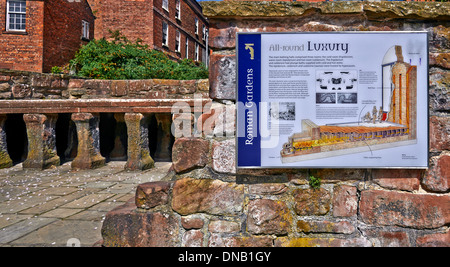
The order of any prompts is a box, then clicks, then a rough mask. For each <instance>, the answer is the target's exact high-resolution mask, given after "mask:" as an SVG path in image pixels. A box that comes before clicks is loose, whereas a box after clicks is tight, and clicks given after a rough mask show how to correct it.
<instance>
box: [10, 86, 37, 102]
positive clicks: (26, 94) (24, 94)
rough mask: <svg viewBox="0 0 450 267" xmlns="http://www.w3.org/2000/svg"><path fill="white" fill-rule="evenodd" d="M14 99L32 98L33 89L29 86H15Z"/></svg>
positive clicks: (12, 90)
mask: <svg viewBox="0 0 450 267" xmlns="http://www.w3.org/2000/svg"><path fill="white" fill-rule="evenodd" d="M11 92H12V95H13V97H14V98H16V99H21V98H30V97H31V96H32V94H33V91H32V89H31V87H30V86H29V85H28V84H14V85H13V86H12V88H11Z"/></svg>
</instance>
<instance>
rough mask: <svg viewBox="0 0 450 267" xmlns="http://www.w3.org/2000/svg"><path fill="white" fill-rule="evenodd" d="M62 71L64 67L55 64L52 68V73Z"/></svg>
mask: <svg viewBox="0 0 450 267" xmlns="http://www.w3.org/2000/svg"><path fill="white" fill-rule="evenodd" d="M61 72H62V68H61V67H58V66H54V67H52V69H51V73H53V74H60V73H61Z"/></svg>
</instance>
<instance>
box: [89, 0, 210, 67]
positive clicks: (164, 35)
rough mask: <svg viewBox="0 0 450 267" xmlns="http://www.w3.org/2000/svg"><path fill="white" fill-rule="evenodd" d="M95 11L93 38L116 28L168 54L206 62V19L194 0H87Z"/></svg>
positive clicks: (108, 34)
mask: <svg viewBox="0 0 450 267" xmlns="http://www.w3.org/2000/svg"><path fill="white" fill-rule="evenodd" d="M89 3H90V4H91V6H92V9H93V10H94V12H95V16H96V17H97V19H96V24H95V38H96V39H99V38H103V37H105V38H109V37H110V30H111V31H116V30H119V31H120V33H121V34H123V35H124V36H126V37H127V38H128V39H130V40H131V41H136V40H138V38H139V39H141V40H142V41H143V42H144V43H145V44H148V45H149V46H150V47H151V48H154V49H157V50H160V51H163V52H166V53H167V54H168V55H169V56H170V57H171V58H175V59H184V58H189V59H193V60H196V61H203V62H205V63H206V47H207V31H208V22H207V20H206V19H205V17H204V16H203V14H202V8H201V6H200V5H199V4H198V3H197V1H195V0H89Z"/></svg>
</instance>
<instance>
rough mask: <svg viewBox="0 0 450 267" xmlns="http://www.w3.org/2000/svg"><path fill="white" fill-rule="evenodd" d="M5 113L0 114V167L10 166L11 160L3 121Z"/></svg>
mask: <svg viewBox="0 0 450 267" xmlns="http://www.w3.org/2000/svg"><path fill="white" fill-rule="evenodd" d="M6 118H7V117H6V115H3V114H0V169H3V168H9V167H12V165H13V162H12V160H11V158H10V157H9V154H8V147H7V143H6V132H5V122H6Z"/></svg>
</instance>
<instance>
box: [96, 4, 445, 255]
mask: <svg viewBox="0 0 450 267" xmlns="http://www.w3.org/2000/svg"><path fill="white" fill-rule="evenodd" d="M202 7H203V11H204V14H205V15H206V17H208V19H209V21H210V40H209V43H210V45H211V48H212V50H213V53H212V55H211V65H210V97H211V98H212V99H213V104H212V106H211V109H212V110H214V112H212V111H211V112H206V113H204V114H202V115H201V117H200V118H198V120H197V123H196V126H197V134H198V133H199V132H198V129H199V128H200V129H202V131H201V132H200V133H201V135H197V136H191V137H180V138H177V140H176V141H175V143H174V146H173V154H172V156H173V170H174V171H173V173H172V175H171V176H169V178H171V179H167V180H169V181H163V182H156V183H149V184H143V185H140V186H139V188H138V189H137V193H136V196H135V198H134V199H132V200H130V202H129V203H128V204H127V205H124V206H121V207H118V208H117V209H115V210H113V211H111V212H110V213H108V214H107V216H106V220H105V222H104V224H103V229H102V235H103V239H104V245H105V246H268V247H271V246H448V245H449V244H450V232H449V229H448V225H449V223H450V193H449V191H450V182H449V173H448V169H449V162H450V139H449V125H450V119H449V115H448V114H449V111H450V106H449V99H448V93H447V91H448V86H449V77H450V76H449V72H450V65H449V63H448V62H449V58H450V57H449V55H450V54H449V52H450V45H449V40H450V37H449V31H450V16H449V14H450V5H449V4H448V3H409V2H408V3H407V2H323V3H305V2H260V1H257V2H241V1H239V2H231V1H222V2H202ZM380 30H381V31H393V30H396V31H405V30H426V31H428V32H429V41H430V43H429V45H430V60H429V62H430V70H429V82H430V83H429V97H430V115H431V117H430V131H431V133H430V159H429V162H430V166H429V169H428V170H409V169H395V170H392V169H262V170H239V171H236V168H235V165H236V163H235V140H234V132H235V123H234V117H233V116H234V111H235V88H236V73H235V67H236V55H235V54H236V50H235V36H236V32H279V31H286V32H298V31H311V32H314V31H380ZM225 118H228V119H225ZM210 119H212V120H213V121H215V123H206V122H208V121H209V120H210ZM311 176H314V177H316V178H320V179H321V181H322V185H321V186H320V188H318V189H313V188H311V187H310V186H309V179H310V177H311Z"/></svg>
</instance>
